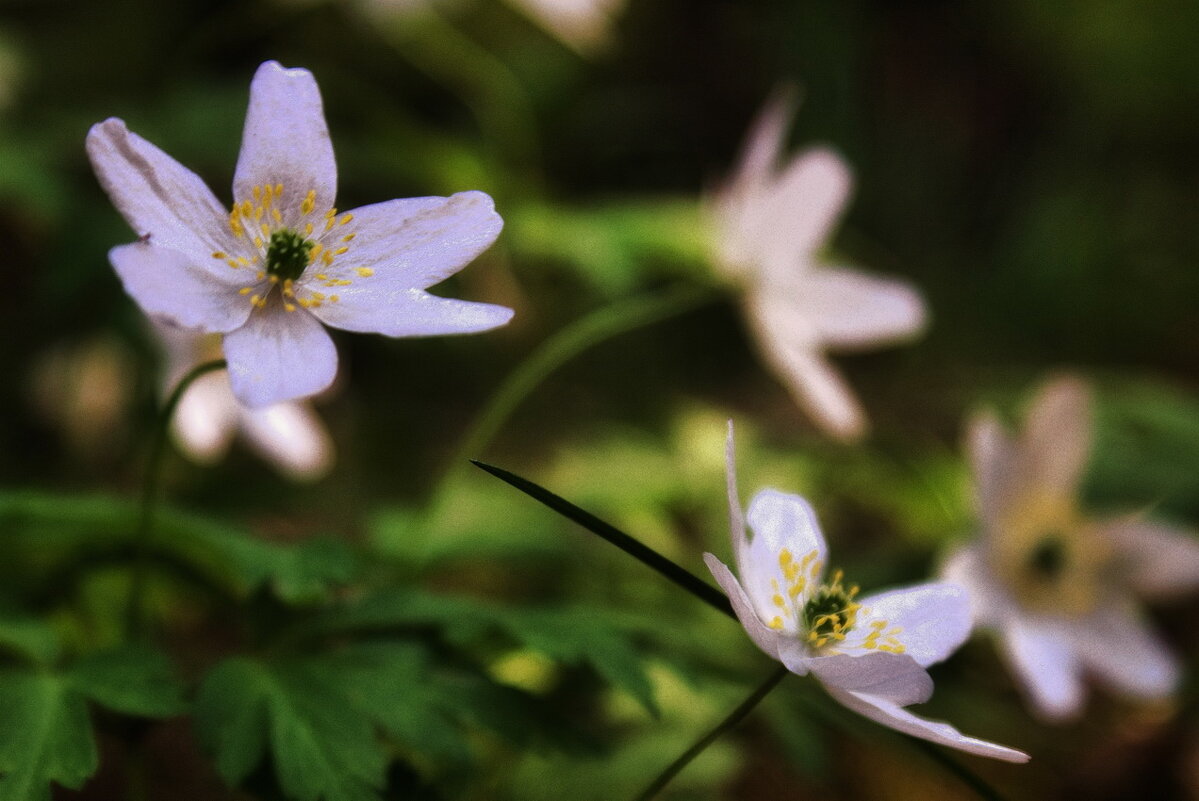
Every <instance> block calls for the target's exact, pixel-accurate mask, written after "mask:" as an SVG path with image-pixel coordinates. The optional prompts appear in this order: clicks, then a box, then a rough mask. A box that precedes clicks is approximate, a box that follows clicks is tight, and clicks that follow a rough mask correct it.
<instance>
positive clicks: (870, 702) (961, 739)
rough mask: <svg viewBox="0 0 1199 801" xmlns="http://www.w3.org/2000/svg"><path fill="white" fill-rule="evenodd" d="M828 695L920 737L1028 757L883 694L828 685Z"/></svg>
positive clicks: (1011, 758)
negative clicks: (910, 709) (920, 713)
mask: <svg viewBox="0 0 1199 801" xmlns="http://www.w3.org/2000/svg"><path fill="white" fill-rule="evenodd" d="M829 695H831V696H832V697H833V698H835V699H837V701H839V702H840V703H842V704H843V705H845V706H846V707H847V708H849V709H852V710H853V711H854V712H857V713H858V714H859V715H861V716H863V717H866V718H870V719H871V720H873V721H875V722H876V723H881V724H883V725H884V726H888V727H890V728H892V729H895V730H896V731H901V732H903V733H904V734H910V735H911V736H913V737H919V738H920V739H922V740H928V741H929V742H933V743H939V744H940V745H946V746H949V747H950V748H956V749H958V750H959V751H966V752H967V753H971V754H977V755H978V756H984V757H990V758H991V759H1002V760H1003V761H1005V762H1027V761H1028V754H1026V753H1024V752H1023V751H1017V750H1016V749H1014V748H1008V747H1006V746H1002V745H998V744H996V743H991V742H987V741H986V740H979V739H978V738H976V737H967V736H966V735H964V734H962V733H961V732H960V731H958V730H957V729H955V728H954V727H953V726H950V725H949V724H948V723H939V722H937V721H932V720H926V719H924V718H921V717H917V716H916V715H913V714H912V713H911V712H908V711H907V710H906V709H901V708H900V707H899V706H898V705H897V704H894V703H892V702H891V701H888V700H886V699H885V698H877V697H873V696H870V695H864V694H859V693H853V692H849V691H847V690H834V689H832V688H829Z"/></svg>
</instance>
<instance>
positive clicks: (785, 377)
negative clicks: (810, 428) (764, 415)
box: [750, 296, 866, 441]
mask: <svg viewBox="0 0 1199 801" xmlns="http://www.w3.org/2000/svg"><path fill="white" fill-rule="evenodd" d="M751 304H753V305H751V307H750V320H751V322H752V323H753V324H754V328H755V333H756V334H757V339H758V345H759V347H760V348H761V350H762V355H763V358H765V360H766V363H767V364H768V365H769V366H770V367H771V369H773V370H774V372H775V374H776V375H778V377H779V379H780V380H781V381H782V382H783V385H784V386H786V387H787V389H788V390H789V391H790V394H791V397H792V398H794V399H795V402H796V403H797V404H799V406H800V407H801V408H802V409H804V410H805V411H807V413H808V414H809V415H811V417H812V419H813V420H814V421H815V422H816V423H817V424H818V425H819V426H820V428H821V429H822V430H824V431H825V432H826V433H828V434H830V435H832V436H834V437H836V438H838V439H840V440H843V441H852V440H856V439H859V438H861V437H862V436H863V435H864V434H865V433H866V418H865V415H864V414H863V412H862V408H861V406H860V405H859V403H858V401H857V399H856V398H855V397H854V396H853V393H852V392H850V390H849V387H848V386H846V384H845V381H844V380H843V379H842V378H841V376H840V375H839V374H838V373H837V371H836V370H834V369H833V367H832V366H830V365H829V363H828V362H827V361H826V360H825V358H824V357H823V356H822V355H821V353H820V351H819V350H818V349H817V345H816V342H815V331H814V330H813V329H812V328H811V326H810V322H809V321H807V320H806V319H805V318H803V317H802V315H801V314H800V313H799V312H798V310H797V309H795V308H794V307H791V308H788V307H787V305H786V304H785V303H780V302H778V301H765V300H763V299H762V298H761V297H760V296H755V297H754V298H752V299H751Z"/></svg>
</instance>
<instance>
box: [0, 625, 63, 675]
mask: <svg viewBox="0 0 1199 801" xmlns="http://www.w3.org/2000/svg"><path fill="white" fill-rule="evenodd" d="M60 645H61V644H60V642H59V638H58V634H57V633H56V632H55V631H54V629H52V628H51V627H50V626H48V625H46V624H45V623H43V622H42V621H40V620H37V619H35V618H29V617H24V616H18V615H13V614H2V615H0V650H5V651H9V652H11V653H13V654H16V655H18V656H21V657H23V658H25V659H28V660H29V661H31V662H34V663H37V664H39V665H42V666H49V665H52V664H53V663H54V661H55V660H56V659H58V654H59V650H60Z"/></svg>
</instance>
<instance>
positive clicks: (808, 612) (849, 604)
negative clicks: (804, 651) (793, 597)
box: [803, 570, 862, 649]
mask: <svg viewBox="0 0 1199 801" xmlns="http://www.w3.org/2000/svg"><path fill="white" fill-rule="evenodd" d="M842 578H843V576H842V573H841V571H840V570H838V571H837V572H835V573H834V574H833V579H832V581H830V582H829V583H828V584H822V585H820V586H819V587H818V588H817V589H816V592H814V593H812V597H810V598H809V599H808V602H807V603H806V604H804V607H803V622H804V625H805V626H806V627H807V630H808V644H809V645H810V646H811V647H813V648H816V649H820V648H823V647H824V646H826V645H828V644H829V643H830V642H841V641H843V640H844V639H845V635H846V634H848V633H849V632H850V631H851V630H852V629H853V627H854V624H855V623H857V617H858V610H859V609H861V608H862V605H861V604H859V603H856V602H855V601H854V598H855V597H856V596H857V594H858V588H857V586H856V585H855V586H853V587H850V588H849V589H848V590H846V589H845V588H844V587H843V586H841V579H842Z"/></svg>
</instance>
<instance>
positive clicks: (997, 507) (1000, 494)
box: [966, 412, 1018, 532]
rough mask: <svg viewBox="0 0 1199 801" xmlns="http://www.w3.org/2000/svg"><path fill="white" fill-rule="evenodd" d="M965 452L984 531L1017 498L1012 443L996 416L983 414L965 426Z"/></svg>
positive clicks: (992, 524) (988, 529)
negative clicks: (971, 472) (968, 459)
mask: <svg viewBox="0 0 1199 801" xmlns="http://www.w3.org/2000/svg"><path fill="white" fill-rule="evenodd" d="M966 453H967V454H968V456H969V458H970V466H971V469H972V471H973V473H974V492H975V497H976V498H977V502H978V513H979V516H980V517H981V518H982V521H983V526H984V531H986V532H989V531H991V530H992V529H993V527H994V526H996V525H998V521H999V520H1001V519H1002V518H1003V517H1005V516H1006V515H1007V511H1008V507H1009V505H1010V504H1011V503H1012V502H1013V501H1014V500H1015V499H1016V491H1015V490H1016V483H1017V481H1018V476H1016V475H1015V474H1014V471H1015V469H1016V464H1015V453H1014V448H1013V444H1012V442H1011V440H1010V439H1009V438H1008V435H1007V433H1006V432H1005V431H1004V430H1003V426H1002V425H1001V424H1000V422H999V420H998V419H996V417H995V415H994V414H992V413H990V412H983V413H981V414H978V415H976V416H975V417H974V418H972V419H971V421H970V422H969V423H968V424H967V426H966Z"/></svg>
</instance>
